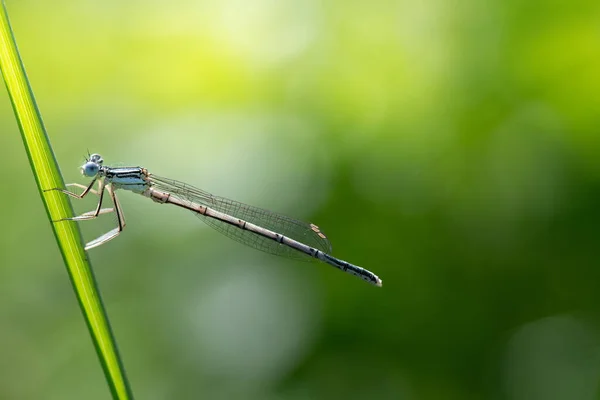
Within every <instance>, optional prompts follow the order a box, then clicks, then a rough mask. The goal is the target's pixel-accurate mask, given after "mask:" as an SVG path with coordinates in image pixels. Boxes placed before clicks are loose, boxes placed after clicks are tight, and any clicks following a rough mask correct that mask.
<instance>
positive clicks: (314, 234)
mask: <svg viewBox="0 0 600 400" xmlns="http://www.w3.org/2000/svg"><path fill="white" fill-rule="evenodd" d="M150 180H151V182H152V183H153V185H154V186H155V187H156V188H157V189H159V190H163V191H165V192H167V193H170V194H171V195H172V196H175V197H177V198H179V199H180V200H183V201H186V202H189V203H195V204H200V205H203V206H206V207H209V208H212V209H213V210H216V211H219V212H222V213H224V214H228V215H231V216H233V217H235V218H238V219H241V220H244V221H246V222H250V223H252V224H255V225H258V226H261V227H263V228H266V229H268V230H270V231H273V232H277V233H279V234H281V235H284V236H287V237H289V238H290V239H294V240H297V241H298V242H301V243H304V244H306V245H308V246H311V247H314V248H316V249H318V250H321V251H322V252H325V253H327V254H331V243H329V240H328V239H327V237H325V235H324V234H323V233H322V232H321V231H320V230H319V228H318V227H317V226H316V225H313V224H308V223H306V222H302V221H297V220H295V219H292V218H289V217H286V216H285V215H281V214H277V213H274V212H272V211H268V210H264V209H262V208H258V207H253V206H250V205H247V204H243V203H240V202H238V201H235V200H230V199H227V198H224V197H218V196H213V195H212V194H210V193H208V192H205V191H204V190H201V189H198V188H195V187H193V186H191V185H188V184H186V183H183V182H179V181H176V180H173V179H168V178H163V177H160V176H156V175H150ZM194 214H195V215H196V216H197V217H198V218H200V219H201V220H202V221H204V222H205V223H206V224H207V225H209V226H210V227H212V228H214V229H216V230H217V231H219V232H221V233H222V234H224V235H225V236H227V237H229V238H231V239H233V240H236V241H238V242H240V243H243V244H245V245H247V246H250V247H253V248H255V249H257V250H261V251H264V252H267V253H271V254H275V255H278V256H283V257H288V258H294V259H299V260H310V259H311V258H310V257H309V256H308V255H306V254H304V253H302V252H299V251H297V250H294V249H292V248H290V247H288V246H285V245H282V244H280V243H277V242H276V241H273V240H271V239H268V238H265V237H263V236H260V235H257V234H255V233H253V232H250V231H247V230H244V229H240V228H239V227H237V226H233V225H230V224H227V223H225V222H223V221H220V220H217V219H214V218H210V217H207V216H205V215H202V214H199V213H194Z"/></svg>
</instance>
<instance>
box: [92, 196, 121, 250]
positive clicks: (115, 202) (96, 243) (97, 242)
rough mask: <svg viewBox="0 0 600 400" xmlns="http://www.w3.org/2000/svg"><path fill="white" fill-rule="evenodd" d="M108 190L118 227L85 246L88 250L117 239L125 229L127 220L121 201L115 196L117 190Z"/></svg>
mask: <svg viewBox="0 0 600 400" xmlns="http://www.w3.org/2000/svg"><path fill="white" fill-rule="evenodd" d="M107 189H108V193H110V197H111V199H112V201H113V206H114V211H115V213H116V214H117V223H118V226H117V227H116V228H115V229H113V230H111V231H109V232H106V233H105V234H104V235H102V236H100V237H97V238H96V239H94V240H92V241H91V242H89V243H87V244H86V245H85V249H86V250H89V249H93V248H94V247H98V246H100V245H103V244H104V243H106V242H108V241H109V240H111V239H114V238H116V237H117V236H119V234H120V233H121V232H122V231H123V228H125V219H124V218H123V212H122V211H121V206H120V205H119V200H118V199H117V195H116V194H115V189H114V187H113V186H112V185H111V186H109V187H107ZM100 202H102V200H100Z"/></svg>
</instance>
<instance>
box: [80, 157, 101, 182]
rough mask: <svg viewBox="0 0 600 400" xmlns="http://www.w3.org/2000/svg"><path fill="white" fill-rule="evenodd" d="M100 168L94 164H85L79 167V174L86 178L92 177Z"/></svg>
mask: <svg viewBox="0 0 600 400" xmlns="http://www.w3.org/2000/svg"><path fill="white" fill-rule="evenodd" d="M99 170H100V167H99V166H98V164H96V163H95V162H91V161H90V162H87V163H85V164H84V165H83V167H81V173H82V174H83V175H85V176H87V177H90V178H92V177H94V176H96V175H97V174H98V171H99Z"/></svg>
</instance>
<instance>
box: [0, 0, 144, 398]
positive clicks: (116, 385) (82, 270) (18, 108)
mask: <svg viewBox="0 0 600 400" xmlns="http://www.w3.org/2000/svg"><path fill="white" fill-rule="evenodd" d="M0 70H1V71H2V76H3V78H4V83H5V84H6V88H7V90H8V93H9V96H10V99H11V102H12V106H13V109H14V112H15V116H16V119H17V123H18V124H19V128H20V131H21V137H22V139H23V143H24V145H25V150H26V152H27V156H28V158H29V163H30V165H31V169H32V171H33V175H34V177H35V180H36V183H37V186H38V190H39V192H40V196H41V198H42V202H43V204H44V207H45V208H46V213H47V214H48V218H49V220H50V225H51V226H52V229H53V231H54V236H55V237H56V241H57V243H58V247H59V249H60V252H61V254H62V257H63V260H64V262H65V265H66V267H67V271H68V274H69V278H70V279H71V283H72V285H73V289H74V290H75V294H76V296H77V300H78V302H79V305H80V307H81V311H82V312H83V315H84V318H85V321H86V323H87V326H88V329H89V331H90V334H91V336H92V341H93V343H94V346H95V348H96V352H97V354H98V357H99V359H100V363H101V365H102V368H103V370H104V374H105V376H106V379H107V381H108V385H109V387H110V391H111V393H112V396H113V398H114V399H132V398H133V396H132V393H131V389H130V388H129V384H128V382H127V378H126V376H125V370H124V368H123V365H122V362H121V360H120V358H119V354H118V351H117V347H116V343H115V341H114V338H113V334H112V331H111V328H110V324H109V321H108V318H107V316H106V311H105V310H104V306H103V304H102V300H101V298H100V293H99V291H98V287H97V285H96V281H95V278H94V275H93V272H92V269H91V265H90V262H89V260H88V258H87V255H86V253H85V250H84V248H83V241H82V236H81V232H80V231H79V227H78V225H77V224H76V223H74V222H72V221H62V222H52V221H56V220H59V219H62V218H67V217H72V216H73V209H72V207H71V203H70V202H69V201H68V199H67V198H66V196H65V195H64V194H62V193H60V192H58V191H50V192H44V190H47V189H52V188H57V187H60V188H62V187H64V182H63V178H62V175H61V174H60V170H59V168H58V164H57V163H56V159H55V157H54V153H53V151H52V147H51V146H50V142H49V140H48V136H47V135H46V130H45V128H44V125H43V122H42V118H41V116H40V113H39V110H38V108H37V105H36V103H35V99H34V97H33V93H32V91H31V87H30V86H29V81H28V80H27V76H26V74H25V69H24V67H23V64H22V62H21V59H20V56H19V52H18V49H17V45H16V42H15V40H14V36H13V32H12V29H11V26H10V23H9V20H8V14H7V11H6V5H5V4H4V1H3V2H2V7H0Z"/></svg>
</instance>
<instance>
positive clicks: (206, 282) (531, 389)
mask: <svg viewBox="0 0 600 400" xmlns="http://www.w3.org/2000/svg"><path fill="white" fill-rule="evenodd" d="M7 3H8V4H7V7H8V11H9V15H10V17H11V20H12V24H13V29H14V32H15V35H16V38H17V42H18V44H19V48H20V51H21V56H22V59H23V61H24V64H25V66H26V69H27V72H28V75H29V78H30V81H31V84H32V87H33V90H34V93H35V96H36V98H37V101H38V105H39V107H40V111H41V113H42V116H43V118H44V121H45V123H46V128H47V130H48V135H49V136H50V139H51V141H52V143H53V146H54V150H55V152H56V156H57V158H58V161H59V164H60V165H61V167H62V171H63V173H64V175H65V179H66V180H67V181H68V182H80V183H85V182H86V180H85V179H83V177H81V175H80V174H79V171H78V167H79V165H81V163H82V162H83V156H84V155H85V154H86V153H87V149H89V150H90V151H91V152H97V153H101V154H102V155H103V156H104V159H105V162H106V164H108V165H135V166H137V165H141V166H145V167H147V168H149V169H150V170H151V171H152V172H156V173H157V174H160V175H163V176H167V177H172V178H174V179H179V180H183V181H186V182H189V183H191V184H193V185H196V186H198V187H200V188H203V189H205V190H207V191H210V192H212V193H215V194H218V195H222V196H226V197H230V198H234V199H236V200H239V201H242V202H245V203H250V204H253V205H257V206H261V207H265V208H269V209H273V210H276V211H279V212H282V213H285V214H288V215H291V216H294V217H296V218H299V219H303V220H307V221H312V222H314V223H316V224H318V225H319V226H320V227H321V228H322V229H323V231H324V232H326V233H327V235H328V236H329V238H330V239H331V241H332V243H333V247H334V252H333V253H334V255H336V256H338V257H340V258H342V259H345V260H348V261H350V262H353V263H356V264H357V265H361V266H364V267H366V268H368V269H370V270H372V271H373V272H375V273H376V274H378V275H379V276H380V277H381V278H382V279H383V281H384V286H383V288H381V289H379V288H375V287H372V286H370V285H368V284H366V283H364V282H361V281H360V280H358V279H356V278H353V277H351V276H349V275H346V274H341V273H339V272H338V271H336V270H334V269H333V268H331V267H329V266H327V265H324V264H307V263H301V262H295V261H292V260H287V259H281V258H277V257H273V256H270V255H267V254H262V253H260V252H257V251H254V250H252V249H248V248H245V247H244V246H242V245H240V244H238V243H236V242H234V241H231V240H229V239H227V238H225V237H224V236H222V235H220V234H219V233H217V232H216V231H214V230H212V229H210V228H209V227H207V226H205V225H203V224H202V223H201V222H200V221H198V220H197V219H196V218H193V217H192V216H191V215H190V214H189V213H185V212H183V211H181V210H178V209H174V207H173V208H171V207H167V206H160V205H158V204H154V203H152V202H151V201H148V200H147V199H145V198H143V197H141V196H136V195H134V194H131V193H121V196H120V198H121V202H122V205H123V207H124V211H125V217H126V219H127V222H128V225H127V228H126V231H125V232H124V233H123V234H122V235H121V237H119V238H118V239H117V240H114V241H112V242H110V243H108V244H106V245H105V246H102V247H100V248H98V249H95V250H92V251H91V252H90V256H91V259H92V262H93V266H94V268H95V273H96V277H97V279H98V283H99V285H100V288H101V291H102V293H103V299H104V303H105V305H106V307H107V309H108V312H109V316H110V319H111V322H112V327H113V330H114V333H115V335H116V338H117V341H118V343H119V348H120V351H121V355H122V357H123V360H124V363H125V367H126V370H127V373H128V376H129V379H130V383H131V385H132V388H133V390H134V393H135V394H136V397H137V398H139V399H267V400H270V399H272V400H286V399H292V400H300V399H332V398H345V399H409V400H410V399H422V400H429V399H544V400H548V399H556V400H562V399H583V400H585V399H598V398H600V390H599V385H598V383H599V379H598V378H599V377H600V308H599V306H600V290H598V287H599V286H600V285H599V283H600V269H599V268H598V267H599V266H600V262H599V260H600V257H599V255H598V253H599V249H600V246H599V244H600V243H599V241H598V234H597V232H598V227H599V226H600V211H599V207H598V206H599V205H600V134H599V133H598V127H599V126H600V72H599V71H600V3H598V2H597V1H593V0H590V1H574V2H562V1H538V0H533V1H526V2H521V1H499V0H496V1H488V2H480V1H474V0H471V1H469V0H467V1H463V2H443V1H439V0H425V1H421V2H410V1H388V0H377V1H371V2H366V1H342V0H328V1H317V0H302V1H300V0H280V1H275V0H218V1H217V0H197V1H191V0H175V1H170V2H167V1H140V0H132V1H115V0H109V1H102V2H100V1H89V0H58V1H52V2H42V1H33V0H21V1H10V0H8V1H7ZM0 103H1V104H0V129H1V131H2V135H0V141H1V142H0V144H1V149H0V155H1V159H0V166H1V168H0V178H1V182H2V185H3V187H4V194H3V196H2V205H3V207H1V208H0V220H1V221H2V225H3V226H2V240H1V242H0V243H1V246H2V247H1V251H0V266H1V268H0V354H1V357H0V398H2V399H91V400H93V399H106V398H109V396H110V394H109V391H108V388H107V385H106V383H105V379H104V376H103V374H102V370H101V368H100V365H99V363H98V361H97V357H96V354H95V352H94V349H93V346H92V343H91V340H90V338H89V335H88V332H87V330H86V327H85V324H84V321H83V318H82V316H81V313H80V311H79V308H78V306H77V303H76V301H75V297H74V294H73V291H72V289H71V286H70V283H69V280H68V277H67V274H66V271H65V268H64V265H63V264H62V260H61V256H60V253H59V251H58V249H57V246H56V243H55V240H54V238H53V235H52V233H51V229H50V226H49V222H48V220H47V218H46V215H45V212H44V210H43V207H42V203H41V201H40V198H39V194H38V193H37V189H36V187H35V183H34V180H33V177H32V175H31V172H30V168H29V164H28V162H27V159H26V156H25V152H24V150H23V145H22V143H21V139H20V136H19V132H18V129H17V125H16V122H15V119H14V116H13V113H12V109H11V106H10V103H9V101H8V96H7V95H5V94H2V95H0ZM80 203H81V204H80ZM74 206H75V208H76V210H77V211H79V212H82V211H87V210H88V209H92V208H93V207H94V199H86V200H85V201H81V202H76V203H75V204H74ZM113 223H114V221H113V220H112V219H111V217H110V216H104V217H103V218H101V220H99V221H96V222H83V223H82V224H81V226H82V229H83V230H84V234H85V237H86V240H90V239H92V238H94V237H95V235H96V236H97V235H98V234H100V233H102V232H104V231H107V230H109V229H110V228H112V227H113Z"/></svg>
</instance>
